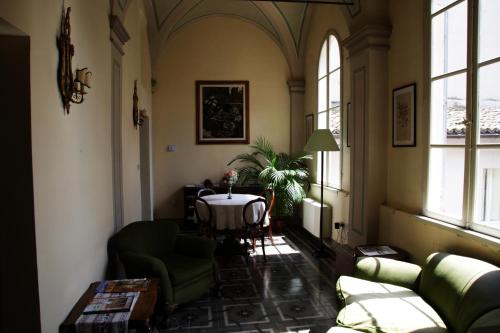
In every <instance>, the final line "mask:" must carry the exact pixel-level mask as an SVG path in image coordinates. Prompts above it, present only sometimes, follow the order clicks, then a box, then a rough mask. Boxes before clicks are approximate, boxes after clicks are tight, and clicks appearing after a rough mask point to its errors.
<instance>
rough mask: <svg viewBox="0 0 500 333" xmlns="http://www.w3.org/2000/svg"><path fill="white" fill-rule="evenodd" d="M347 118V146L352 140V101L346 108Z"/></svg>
mask: <svg viewBox="0 0 500 333" xmlns="http://www.w3.org/2000/svg"><path fill="white" fill-rule="evenodd" d="M346 119H347V126H346V145H347V147H350V146H351V142H352V124H353V123H352V111H351V102H349V103H347V109H346Z"/></svg>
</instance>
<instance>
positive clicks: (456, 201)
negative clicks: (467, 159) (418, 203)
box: [427, 148, 465, 220]
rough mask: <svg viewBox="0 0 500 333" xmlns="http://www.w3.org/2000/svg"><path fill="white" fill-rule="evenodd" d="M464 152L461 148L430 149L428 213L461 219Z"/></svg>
mask: <svg viewBox="0 0 500 333" xmlns="http://www.w3.org/2000/svg"><path fill="white" fill-rule="evenodd" d="M464 152H465V149H463V148H431V150H430V156H429V179H428V191H427V209H428V210H429V211H431V212H434V213H437V214H441V215H445V216H450V217H452V218H455V219H458V220H460V219H462V203H463V190H464V189H463V187H464Z"/></svg>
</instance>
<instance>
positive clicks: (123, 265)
mask: <svg viewBox="0 0 500 333" xmlns="http://www.w3.org/2000/svg"><path fill="white" fill-rule="evenodd" d="M215 247H216V242H215V241H213V240H209V239H206V238H201V237H195V236H188V235H180V234H179V227H178V226H177V224H176V223H173V222H167V221H140V222H134V223H131V224H129V225H127V226H125V227H124V228H123V229H122V230H120V231H119V232H117V233H116V234H115V235H113V236H112V237H111V238H110V239H109V241H108V257H109V262H108V265H109V266H110V267H111V269H110V270H109V272H110V273H109V274H110V275H111V277H112V278H122V277H126V278H139V277H156V278H159V287H160V290H159V300H160V302H164V303H165V304H166V306H167V308H168V309H173V308H175V306H176V305H177V304H181V303H186V302H189V301H192V300H194V299H196V298H198V297H200V296H201V295H203V294H204V293H205V292H206V291H207V290H208V289H209V288H211V287H214V286H215V285H216V283H217V273H216V262H215V259H214V252H215Z"/></svg>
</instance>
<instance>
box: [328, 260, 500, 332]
mask: <svg viewBox="0 0 500 333" xmlns="http://www.w3.org/2000/svg"><path fill="white" fill-rule="evenodd" d="M337 296H338V299H339V302H340V303H341V306H342V308H341V310H340V312H339V314H338V316H337V325H338V326H336V327H332V328H331V329H330V330H329V331H328V333H351V332H369V333H379V332H418V333H434V332H436V333H437V332H453V333H465V332H472V333H474V332H477V333H482V332H500V269H499V268H498V267H496V266H493V265H491V264H489V263H486V262H484V261H481V260H477V259H472V258H468V257H463V256H458V255H452V254H447V253H434V254H432V255H430V256H429V257H428V258H427V260H426V263H425V265H424V266H423V267H422V268H421V267H419V266H417V265H413V264H409V263H405V262H401V261H396V260H391V259H385V258H362V259H360V260H359V261H358V262H357V265H356V272H355V274H354V277H350V276H341V277H340V278H339V280H338V281H337Z"/></svg>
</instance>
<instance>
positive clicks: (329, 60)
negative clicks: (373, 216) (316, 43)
mask: <svg viewBox="0 0 500 333" xmlns="http://www.w3.org/2000/svg"><path fill="white" fill-rule="evenodd" d="M341 68H342V63H341V60H340V50H339V43H338V41H337V38H336V37H335V36H334V35H329V36H328V37H327V38H326V40H325V42H324V43H323V46H322V47H321V53H320V55H319V65H318V112H317V119H318V120H317V125H318V126H317V128H318V129H324V128H329V129H330V131H332V133H333V136H334V137H335V140H336V141H337V144H338V146H339V148H340V151H335V152H329V153H327V154H325V181H326V185H327V186H331V187H335V188H338V189H340V188H341V187H342V181H341V174H342V141H341V139H342V121H341V120H342V117H341V107H340V106H341V98H340V80H341V77H340V69H341ZM317 161H318V166H317V170H318V172H317V175H318V177H321V176H320V171H319V170H320V167H321V163H322V161H321V153H318V159H317ZM318 182H319V178H318Z"/></svg>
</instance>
